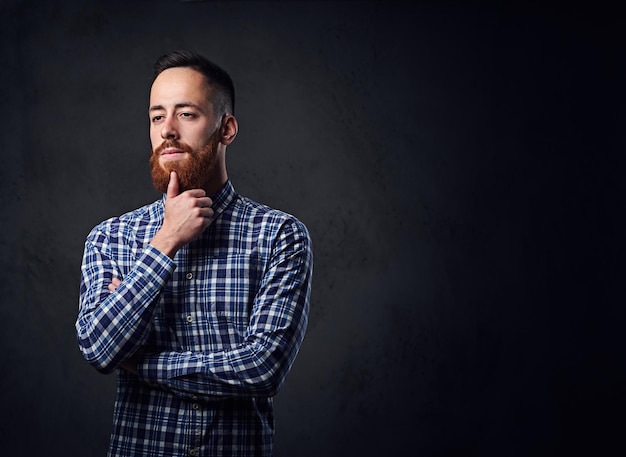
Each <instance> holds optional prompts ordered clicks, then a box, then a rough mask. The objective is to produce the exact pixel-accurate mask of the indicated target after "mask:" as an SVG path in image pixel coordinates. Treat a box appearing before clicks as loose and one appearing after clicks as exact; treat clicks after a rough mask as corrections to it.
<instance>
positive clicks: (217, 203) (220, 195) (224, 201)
mask: <svg viewBox="0 0 626 457" xmlns="http://www.w3.org/2000/svg"><path fill="white" fill-rule="evenodd" d="M236 196H237V193H236V192H235V188H234V187H233V185H232V183H231V182H230V180H229V181H226V184H224V185H223V186H222V188H221V189H220V190H218V191H217V192H216V193H215V194H214V195H212V196H211V200H213V206H211V208H213V212H214V215H213V219H215V218H217V217H218V216H219V215H220V214H221V212H222V211H224V210H225V209H226V208H227V207H228V205H230V203H231V202H232V201H233V200H234V199H235V197H236Z"/></svg>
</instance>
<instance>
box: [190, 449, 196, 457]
mask: <svg viewBox="0 0 626 457" xmlns="http://www.w3.org/2000/svg"><path fill="white" fill-rule="evenodd" d="M189 455H190V456H191V457H193V456H194V455H196V450H195V449H190V450H189Z"/></svg>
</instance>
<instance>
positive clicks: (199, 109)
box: [148, 102, 204, 113]
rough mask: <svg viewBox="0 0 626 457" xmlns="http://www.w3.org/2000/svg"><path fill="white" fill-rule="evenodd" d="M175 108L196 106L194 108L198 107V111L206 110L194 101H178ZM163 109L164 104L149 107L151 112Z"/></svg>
mask: <svg viewBox="0 0 626 457" xmlns="http://www.w3.org/2000/svg"><path fill="white" fill-rule="evenodd" d="M174 108H176V109H178V108H194V109H197V110H198V111H204V110H203V109H202V107H201V106H200V105H198V104H196V103H192V102H181V103H176V105H174ZM163 110H165V108H164V107H163V105H153V106H151V107H150V109H148V112H149V113H151V112H153V111H163Z"/></svg>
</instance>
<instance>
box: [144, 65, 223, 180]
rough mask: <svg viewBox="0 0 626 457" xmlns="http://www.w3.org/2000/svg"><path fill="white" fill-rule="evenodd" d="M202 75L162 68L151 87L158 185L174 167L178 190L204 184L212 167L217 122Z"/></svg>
mask: <svg viewBox="0 0 626 457" xmlns="http://www.w3.org/2000/svg"><path fill="white" fill-rule="evenodd" d="M210 100H211V89H210V87H209V85H208V84H207V82H206V79H205V77H204V75H202V74H201V73H199V72H197V71H195V70H193V69H191V68H184V67H181V68H170V69H167V70H165V71H163V72H162V73H161V74H159V76H157V78H156V79H155V81H154V83H153V84H152V90H151V91H150V109H149V114H150V141H151V143H152V155H151V156H150V166H151V171H152V181H153V183H154V186H155V187H156V188H157V190H159V191H161V192H166V191H167V184H168V182H169V174H170V172H171V171H176V172H177V173H178V177H179V184H180V191H181V192H182V191H184V190H187V189H195V188H205V187H206V185H207V183H208V181H209V180H210V179H211V176H212V175H213V174H214V173H215V172H216V169H215V168H216V166H219V165H217V164H216V162H217V145H218V143H219V140H218V138H219V137H218V135H219V123H218V122H217V119H216V118H215V115H214V113H213V107H212V104H211V102H210Z"/></svg>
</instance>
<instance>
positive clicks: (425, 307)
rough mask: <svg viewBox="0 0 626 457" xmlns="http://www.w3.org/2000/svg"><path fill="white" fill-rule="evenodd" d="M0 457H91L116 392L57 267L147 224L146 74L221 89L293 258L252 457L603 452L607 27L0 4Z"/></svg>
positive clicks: (610, 16) (617, 184)
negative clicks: (289, 310)
mask: <svg viewBox="0 0 626 457" xmlns="http://www.w3.org/2000/svg"><path fill="white" fill-rule="evenodd" d="M0 17H1V18H0V39H1V46H2V48H1V50H2V54H1V57H2V70H1V75H2V76H1V86H0V87H1V92H0V103H1V105H0V106H1V109H2V111H1V119H2V122H1V123H0V126H1V135H0V157H1V158H2V162H1V164H2V166H1V168H0V169H1V175H0V185H1V187H0V210H1V211H2V223H1V232H0V259H1V261H2V275H1V276H0V287H1V289H0V291H1V295H0V297H1V301H2V302H1V306H0V343H1V346H0V347H1V348H2V357H0V363H1V364H2V368H1V370H2V371H1V375H0V406H1V417H0V454H1V455H7V456H9V455H20V454H28V455H59V456H61V455H62V456H65V457H73V456H76V457H78V456H81V457H82V456H98V455H104V454H105V451H106V446H107V441H108V435H109V431H110V427H111V416H112V404H113V394H114V377H113V376H102V375H100V374H98V373H96V372H95V371H94V370H93V369H91V368H90V367H89V366H88V365H87V364H86V363H85V362H84V361H83V360H82V358H81V356H80V354H79V351H78V348H77V343H76V340H75V336H74V327H73V325H74V321H75V317H76V312H77V304H78V281H79V267H80V261H81V255H82V249H83V241H84V238H85V236H86V234H87V233H88V231H89V230H90V229H91V227H93V226H94V225H95V224H97V223H98V222H100V221H101V220H103V219H105V218H108V217H110V216H114V215H118V214H120V213H122V212H124V211H127V210H130V209H133V208H135V207H138V206H140V205H143V204H145V203H148V202H151V201H153V200H154V199H156V198H157V197H158V195H157V194H156V192H155V191H154V190H153V189H152V186H151V183H150V179H149V173H148V167H147V159H148V152H149V140H148V122H147V114H146V108H147V98H148V89H149V83H150V79H151V65H152V62H153V61H154V60H155V58H156V57H158V56H159V55H161V54H163V53H165V52H168V51H171V50H174V49H178V48H188V49H192V50H196V51H200V52H202V53H205V54H206V55H208V56H210V57H211V58H212V59H214V60H215V61H217V62H218V63H220V64H222V65H223V66H224V67H225V68H227V69H228V70H229V71H230V72H231V74H232V76H233V78H234V80H235V82H236V85H237V89H238V93H237V102H238V106H237V117H238V120H239V124H240V133H239V135H238V137H237V140H236V141H235V143H234V144H233V145H232V146H231V147H229V151H228V163H229V171H230V176H231V179H232V181H233V182H234V184H235V186H236V188H237V190H238V191H239V192H240V193H242V194H244V195H246V196H249V197H251V198H253V199H255V200H258V201H261V202H263V203H266V204H269V205H271V206H274V207H277V208H280V209H283V210H285V211H288V212H291V213H293V214H295V215H297V216H298V217H299V218H300V219H301V220H302V221H303V222H305V223H306V224H307V225H308V227H309V229H310V231H311V235H312V238H313V240H314V244H315V261H316V264H315V277H314V289H313V296H312V310H311V316H310V326H309V331H308V334H307V337H306V340H305V342H304V345H303V347H302V350H301V353H300V355H299V358H298V359H297V361H296V364H295V366H294V369H293V371H292V373H291V375H290V377H289V378H288V381H287V383H286V385H285V387H284V389H283V391H282V392H281V393H280V394H279V395H278V397H277V399H276V408H277V411H276V419H277V433H276V455H277V456H278V457H300V456H302V457H305V456H316V457H318V456H331V457H334V456H356V455H360V456H387V455H411V456H412V455H416V456H418V455H420V456H457V455H458V456H478V455H480V456H503V455H506V456H526V455H569V454H575V453H577V452H581V453H588V454H589V455H607V454H609V450H610V449H612V450H613V451H615V452H616V453H620V452H623V451H624V450H625V449H624V445H623V440H622V438H621V436H622V435H623V430H624V426H625V425H626V423H625V422H626V421H625V419H624V418H625V415H624V412H623V411H624V407H625V406H626V404H625V403H626V402H625V401H624V381H625V380H626V373H625V364H624V356H625V355H626V351H625V348H624V343H625V339H624V338H623V336H622V335H623V331H622V327H623V323H624V317H626V316H625V312H624V311H623V306H624V305H623V303H624V292H623V287H624V282H623V280H622V275H623V274H624V266H623V264H624V262H623V259H624V243H623V241H622V233H623V231H624V225H625V224H624V222H625V221H624V216H623V214H624V209H625V208H624V203H623V198H622V196H623V195H625V191H626V189H625V186H624V184H623V179H622V175H623V174H624V168H625V167H624V166H625V163H624V159H623V158H622V156H623V151H624V146H626V144H625V141H624V134H623V133H622V130H623V129H622V125H623V123H624V121H625V120H626V119H625V112H624V103H623V100H624V98H623V95H624V93H623V89H622V86H623V85H624V76H625V72H624V34H623V33H622V29H623V26H622V24H623V19H624V18H623V17H621V16H620V15H619V14H617V12H616V11H607V10H601V9H599V8H595V9H590V8H586V9H582V8H580V9H576V8H575V7H572V6H571V5H570V6H569V7H568V8H567V9H563V10H560V9H556V8H548V7H545V6H539V5H524V4H519V3H517V4H511V3H509V6H507V7H502V6H494V5H489V4H486V3H483V4H478V3H476V4H473V5H468V4H466V3H462V2H459V3H456V2H445V3H437V2H428V3H415V2H403V3H392V2H385V3H382V2H368V3H356V2H345V3H344V2H337V3H335V2H267V3H264V2H209V1H207V2H191V1H188V2H183V1H175V0H169V1H150V2H148V1H125V2H121V1H66V2H34V1H15V0H9V1H7V0H3V2H2V6H1V7H0Z"/></svg>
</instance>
